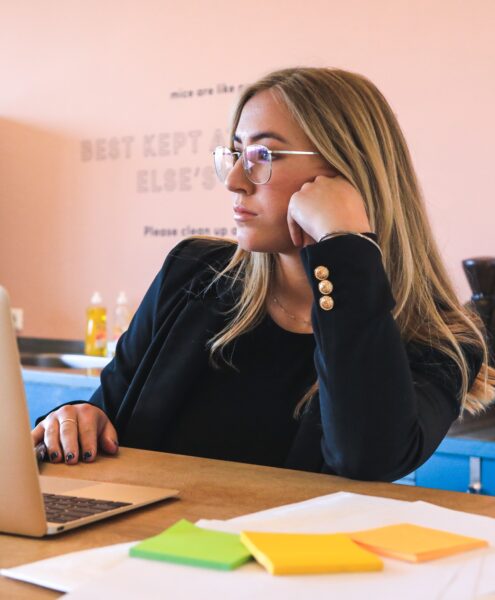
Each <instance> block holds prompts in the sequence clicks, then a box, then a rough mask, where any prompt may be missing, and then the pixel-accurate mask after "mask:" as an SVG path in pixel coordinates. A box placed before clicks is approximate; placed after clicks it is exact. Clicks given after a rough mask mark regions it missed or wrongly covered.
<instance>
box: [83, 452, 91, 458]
mask: <svg viewBox="0 0 495 600" xmlns="http://www.w3.org/2000/svg"><path fill="white" fill-rule="evenodd" d="M83 458H84V460H89V459H90V458H91V451H90V450H87V451H86V452H85V453H84V454H83Z"/></svg>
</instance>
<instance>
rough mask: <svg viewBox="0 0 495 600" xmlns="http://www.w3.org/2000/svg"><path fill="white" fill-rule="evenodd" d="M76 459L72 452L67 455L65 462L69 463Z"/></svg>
mask: <svg viewBox="0 0 495 600" xmlns="http://www.w3.org/2000/svg"><path fill="white" fill-rule="evenodd" d="M73 458H74V455H73V454H72V452H69V454H66V456H65V462H69V460H72V459H73Z"/></svg>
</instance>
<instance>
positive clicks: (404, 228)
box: [33, 68, 494, 480]
mask: <svg viewBox="0 0 495 600" xmlns="http://www.w3.org/2000/svg"><path fill="white" fill-rule="evenodd" d="M214 154H215V156H214V158H215V166H216V170H217V174H218V175H219V177H220V179H221V180H222V181H223V182H224V183H225V185H226V186H227V188H228V189H229V190H230V191H231V192H232V195H233V205H234V219H235V221H236V223H237V243H233V242H226V241H224V240H216V239H204V238H196V239H188V240H185V241H183V242H181V243H180V244H179V245H178V246H177V247H176V248H175V249H174V250H173V251H172V252H171V253H170V254H169V256H168V257H167V260H166V261H165V264H164V266H163V268H162V270H161V271H160V273H159V274H158V276H157V278H156V279H155V281H154V282H153V284H152V286H151V288H150V289H149V291H148V292H147V294H146V296H145V298H144V300H143V302H142V304H141V306H140V308H139V310H138V311H137V313H136V316H135V318H134V319H133V322H132V324H131V327H130V329H129V331H128V332H127V334H125V335H124V336H123V338H122V339H121V341H120V342H119V345H118V348H117V354H116V357H115V359H114V360H113V361H112V363H111V364H110V365H109V366H108V367H107V368H106V369H105V370H104V371H103V373H102V378H101V387H100V388H99V389H98V390H97V392H96V393H95V394H94V396H93V398H92V399H91V403H90V404H72V405H66V406H64V407H62V408H59V409H58V410H55V411H54V412H52V413H51V414H49V415H48V416H47V417H46V418H45V419H44V420H42V421H41V422H40V423H39V424H38V425H37V427H36V428H35V429H34V431H33V437H34V441H35V443H38V442H39V441H41V440H44V441H45V444H46V446H47V448H48V452H49V455H50V457H51V460H53V461H54V462H57V461H60V460H63V458H64V457H65V460H66V462H67V463H68V464H74V463H76V462H77V461H78V459H79V458H80V457H81V458H82V459H83V460H86V461H92V460H94V458H95V455H96V452H97V449H98V447H100V448H101V449H103V450H104V451H106V452H110V453H114V452H116V451H117V448H118V444H117V433H118V438H119V440H120V442H121V443H123V444H124V445H127V446H134V447H140V448H148V449H154V450H162V451H168V452H176V453H184V454H193V455H199V456H207V457H212V458H221V459H228V460H238V461H245V462H253V463H260V464H268V465H273V466H285V467H290V468H296V469H303V470H309V471H322V472H327V473H336V474H338V475H342V476H347V477H353V478H360V479H377V480H394V479H398V478H400V477H402V476H404V475H405V474H407V473H408V472H410V471H412V470H414V469H416V468H417V467H418V466H419V465H420V464H422V463H423V462H424V461H425V460H427V459H428V458H429V456H431V454H432V453H433V452H434V450H435V449H436V447H437V446H438V444H439V443H440V441H441V440H442V438H443V437H444V436H445V434H446V433H447V430H448V429H449V426H450V425H451V423H452V421H454V420H455V419H456V418H457V416H458V415H459V414H460V412H462V410H467V411H469V412H472V413H475V412H478V411H480V410H482V409H483V408H484V407H485V406H486V405H487V404H488V403H489V401H490V399H491V398H492V395H493V388H492V387H491V383H492V382H493V381H494V379H493V371H492V370H491V369H490V368H489V367H488V366H487V351H486V346H485V344H484V341H483V337H482V335H481V333H480V330H479V328H478V327H479V325H478V321H477V320H476V319H475V317H474V316H473V315H472V314H469V313H468V312H467V311H466V310H465V309H464V308H463V307H462V306H461V305H460V303H459V302H458V300H457V298H456V297H455V294H454V292H453V290H452V286H451V284H450V282H449V280H448V277H447V275H446V272H445V270H444V267H443V266H442V263H441V260H440V257H439V254H438V251H437V249H436V246H435V243H434V241H433V238H432V234H431V231H430V227H429V225H428V222H427V219H426V214H425V210H424V207H423V204H422V200H421V196H420V192H419V186H418V183H417V180H416V176H415V174H414V170H413V167H412V164H411V159H410V156H409V153H408V150H407V146H406V143H405V141H404V138H403V136H402V133H401V131H400V128H399V126H398V124H397V121H396V119H395V116H394V114H393V112H392V110H391V109H390V107H389V105H388V104H387V102H386V101H385V99H384V98H383V96H382V95H381V94H380V92H379V91H378V90H377V89H376V87H375V86H374V85H373V84H371V83H370V82H369V81H368V80H366V79H365V78H364V77H361V76H359V75H356V74H353V73H349V72H346V71H342V70H336V69H310V68H298V69H287V70H283V71H279V72H275V73H272V74H270V75H268V76H267V77H265V78H264V79H262V80H260V81H259V82H257V83H256V84H254V85H252V86H249V87H248V88H247V89H245V90H244V92H243V94H242V96H241V98H240V100H239V103H238V106H237V110H236V113H235V115H234V119H233V129H232V147H231V148H217V149H216V150H215V153H214Z"/></svg>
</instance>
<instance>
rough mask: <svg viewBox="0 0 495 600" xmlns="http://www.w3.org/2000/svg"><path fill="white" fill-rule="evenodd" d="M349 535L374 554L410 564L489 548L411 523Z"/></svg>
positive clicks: (479, 543) (474, 539) (458, 536)
mask: <svg viewBox="0 0 495 600" xmlns="http://www.w3.org/2000/svg"><path fill="white" fill-rule="evenodd" d="M349 535H350V536H351V538H352V539H353V540H354V541H355V542H358V543H359V544H362V545H363V547H364V548H367V549H368V550H371V551H372V552H376V553H377V554H381V555H382V556H390V557H392V558H398V559H400V560H407V561H409V562H423V561H427V560H433V559H435V558H442V557H444V556H450V555H451V554H457V553H459V552H466V551H467V550H474V549H476V548H484V547H485V546H488V542H486V541H485V540H480V539H478V538H472V537H467V536H464V535H458V534H456V533H449V532H448V531H440V530H439V529H430V528H429V527H422V526H420V525H412V524H410V523H400V524H398V525H388V526H386V527H378V528H377V529H368V530H366V531H357V532H355V533H350V534H349Z"/></svg>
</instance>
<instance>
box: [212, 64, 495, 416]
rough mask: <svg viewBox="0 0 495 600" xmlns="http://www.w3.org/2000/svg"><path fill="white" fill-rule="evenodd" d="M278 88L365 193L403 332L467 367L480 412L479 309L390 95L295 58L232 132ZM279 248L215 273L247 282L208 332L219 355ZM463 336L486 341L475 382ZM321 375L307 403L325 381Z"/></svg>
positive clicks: (262, 290) (247, 93)
mask: <svg viewBox="0 0 495 600" xmlns="http://www.w3.org/2000/svg"><path fill="white" fill-rule="evenodd" d="M264 90H271V91H272V93H273V94H275V97H276V98H278V99H279V100H280V101H282V102H283V103H284V104H285V105H286V106H287V108H288V109H289V111H290V112H291V114H292V115H293V117H294V118H295V120H296V122H297V123H298V124H299V125H300V127H301V129H302V130H303V131H304V133H305V134H306V135H307V137H308V138H309V139H310V141H311V142H312V143H313V145H314V147H315V148H316V150H318V152H320V154H321V155H322V156H323V157H324V158H325V159H326V160H327V161H328V163H329V164H330V165H332V166H333V167H334V168H335V169H337V170H338V171H339V172H340V174H341V175H342V176H343V177H345V178H346V179H347V180H348V181H349V182H350V183H352V185H354V186H355V187H356V189H357V190H359V192H360V193H361V195H362V197H363V199H364V202H365V205H366V210H367V213H368V218H369V221H370V224H371V228H372V230H373V231H374V232H376V234H377V236H378V240H379V243H380V246H381V248H382V251H383V264H384V267H385V271H386V273H387V275H388V278H389V281H390V285H391V288H392V293H393V295H394V298H395V300H396V306H395V309H394V311H393V317H394V318H395V320H396V322H397V325H398V327H399V330H400V333H401V336H402V339H403V340H404V341H405V342H409V341H414V342H418V343H420V344H425V345H428V346H430V347H432V348H434V349H437V350H439V351H441V352H442V353H444V354H445V355H447V356H448V357H449V358H450V359H452V360H453V361H454V363H455V364H456V365H457V367H458V369H459V372H460V374H461V382H462V384H461V389H460V393H459V400H460V403H461V409H462V410H466V411H468V412H470V413H473V414H474V413H477V412H480V411H481V410H483V409H484V408H486V406H487V405H488V404H489V403H490V401H491V400H492V398H493V394H494V389H493V387H492V386H493V384H494V383H495V370H494V369H492V368H491V367H489V366H488V352H487V347H486V343H485V341H484V338H483V335H482V333H481V331H480V327H481V322H480V320H479V318H478V317H477V315H475V314H474V313H473V312H471V311H469V310H468V309H466V308H465V307H463V306H462V305H461V304H460V302H459V300H458V299H457V297H456V294H455V292H454V290H453V287H452V284H451V282H450V280H449V277H448V275H447V272H446V270H445V268H444V266H443V264H442V260H441V258H440V254H439V252H438V249H437V246H436V244H435V241H434V239H433V235H432V232H431V228H430V225H429V223H428V219H427V216H426V211H425V208H424V204H423V200H422V196H421V192H420V188H419V184H418V181H417V178H416V174H415V171H414V168H413V165H412V160H411V157H410V154H409V150H408V148H407V144H406V141H405V139H404V136H403V134H402V131H401V129H400V127H399V124H398V122H397V119H396V117H395V115H394V113H393V111H392V109H391V108H390V106H389V104H388V103H387V101H386V100H385V98H384V97H383V95H382V94H381V92H380V91H379V90H378V89H377V88H376V86H375V85H374V84H373V83H371V82H370V81H369V80H368V79H366V78H365V77H363V76H361V75H358V74H355V73H351V72H348V71H343V70H340V69H325V68H294V69H284V70H281V71H276V72H273V73H271V74H269V75H267V76H266V77H264V78H263V79H261V80H259V81H258V82H256V83H254V84H253V85H250V86H249V87H247V88H246V89H244V91H243V93H242V95H241V97H240V99H239V102H238V104H237V107H236V110H235V113H234V115H233V121H232V131H231V135H232V137H233V135H234V133H235V130H236V127H237V124H238V122H239V118H240V115H241V112H242V110H243V107H244V105H245V104H246V102H248V100H249V99H250V98H252V97H253V96H254V95H255V94H257V93H259V92H261V91H264ZM274 266H275V256H274V255H272V254H267V253H261V252H247V251H245V250H242V249H241V248H239V247H238V248H237V250H236V251H235V252H234V254H233V257H232V259H231V260H230V262H229V263H228V265H227V266H226V267H225V268H224V269H223V270H222V271H221V272H220V273H218V274H217V278H218V277H225V276H227V277H229V278H230V280H231V283H232V285H236V284H240V285H241V288H242V293H241V294H240V297H239V300H238V302H237V304H236V305H235V306H234V308H233V311H232V319H231V321H230V323H229V324H228V326H227V327H225V329H223V330H222V331H220V332H219V333H218V334H217V335H216V336H214V337H213V338H212V340H210V352H211V356H212V358H214V357H215V356H216V355H217V354H220V355H221V356H223V353H224V350H225V348H226V346H227V345H228V344H229V343H230V342H232V341H233V340H235V339H236V338H237V337H238V336H240V335H241V334H242V333H244V332H246V331H248V330H249V329H252V328H253V327H255V326H256V325H257V324H258V323H259V321H260V320H261V319H262V318H263V316H264V314H265V304H266V300H267V296H268V293H269V289H270V282H271V278H272V274H273V271H274ZM461 345H468V346H471V347H474V348H477V349H479V351H480V353H482V355H483V365H482V368H481V370H480V372H479V373H478V375H477V377H476V379H475V381H474V383H473V385H472V386H471V388H470V389H468V386H469V367H468V364H467V362H466V358H465V355H464V353H463V351H462V348H461ZM317 387H318V386H317V382H316V383H315V384H314V385H313V386H312V387H311V389H310V390H308V392H307V393H306V394H305V396H304V398H303V399H302V400H301V402H300V403H299V406H302V405H304V404H305V403H306V401H307V400H309V399H310V398H311V397H312V396H313V395H314V393H315V392H316V390H317Z"/></svg>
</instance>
